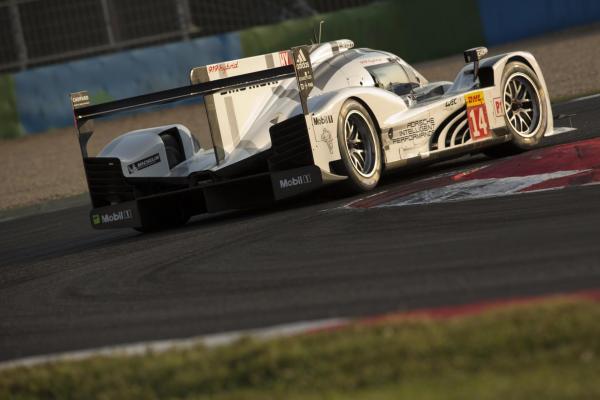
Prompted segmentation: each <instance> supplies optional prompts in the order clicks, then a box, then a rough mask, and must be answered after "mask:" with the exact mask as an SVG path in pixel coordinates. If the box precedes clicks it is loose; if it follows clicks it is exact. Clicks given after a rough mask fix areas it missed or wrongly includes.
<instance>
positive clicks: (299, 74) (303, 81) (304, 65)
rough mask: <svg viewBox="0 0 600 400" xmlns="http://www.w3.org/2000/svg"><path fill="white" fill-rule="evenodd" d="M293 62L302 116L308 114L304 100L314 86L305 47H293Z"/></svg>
mask: <svg viewBox="0 0 600 400" xmlns="http://www.w3.org/2000/svg"><path fill="white" fill-rule="evenodd" d="M292 55H293V60H294V69H295V70H296V80H297V81H298V88H299V89H300V103H301V104H302V111H303V113H304V115H307V114H308V106H307V104H306V100H307V99H308V95H309V94H310V92H311V90H312V89H313V87H314V86H315V79H314V76H313V71H312V66H311V64H310V56H309V52H308V47H307V46H302V47H294V48H293V49H292Z"/></svg>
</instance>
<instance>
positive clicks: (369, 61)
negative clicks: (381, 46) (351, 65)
mask: <svg viewBox="0 0 600 400" xmlns="http://www.w3.org/2000/svg"><path fill="white" fill-rule="evenodd" d="M383 62H387V58H382V57H379V58H368V59H366V60H360V63H361V64H363V65H370V64H381V63H383Z"/></svg>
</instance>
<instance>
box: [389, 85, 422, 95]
mask: <svg viewBox="0 0 600 400" xmlns="http://www.w3.org/2000/svg"><path fill="white" fill-rule="evenodd" d="M418 87H419V84H418V83H415V82H407V83H396V84H394V85H392V87H391V89H392V90H391V91H392V92H394V93H395V94H397V95H398V96H403V95H405V94H409V93H411V92H412V91H413V90H414V89H416V88H418Z"/></svg>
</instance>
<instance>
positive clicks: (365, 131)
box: [338, 100, 382, 192]
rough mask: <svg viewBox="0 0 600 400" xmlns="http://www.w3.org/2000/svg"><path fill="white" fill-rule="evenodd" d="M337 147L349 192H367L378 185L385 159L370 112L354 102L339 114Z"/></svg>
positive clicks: (349, 102)
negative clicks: (382, 162)
mask: <svg viewBox="0 0 600 400" xmlns="http://www.w3.org/2000/svg"><path fill="white" fill-rule="evenodd" d="M338 144H339V147H340V154H341V157H342V161H343V166H344V170H345V171H344V172H345V174H346V175H347V176H348V180H347V185H348V186H349V187H350V189H351V190H352V191H355V192H366V191H369V190H371V189H373V188H374V187H375V186H377V183H378V182H379V178H380V177H381V158H382V157H381V145H380V144H379V136H378V134H377V129H376V128H375V124H374V123H373V120H372V119H371V116H370V115H369V112H368V111H367V110H366V109H365V107H363V105H362V104H360V103H359V102H357V101H355V100H348V101H347V102H346V103H344V105H343V106H342V109H341V111H340V115H339V118H338Z"/></svg>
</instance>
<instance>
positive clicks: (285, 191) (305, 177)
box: [271, 165, 322, 200]
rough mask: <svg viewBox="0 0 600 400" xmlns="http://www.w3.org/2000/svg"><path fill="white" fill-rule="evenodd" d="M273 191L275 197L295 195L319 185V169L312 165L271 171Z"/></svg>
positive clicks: (281, 197)
mask: <svg viewBox="0 0 600 400" xmlns="http://www.w3.org/2000/svg"><path fill="white" fill-rule="evenodd" d="M271 182H272V186H273V193H274V194H275V198H276V199H278V200H279V199H284V198H286V197H291V196H295V195H298V194H301V193H305V192H307V191H310V190H314V189H316V188H318V187H319V186H321V183H322V178H321V170H320V169H319V168H318V167H316V166H314V165H311V166H307V167H302V168H295V169H290V170H287V171H280V172H273V173H272V174H271Z"/></svg>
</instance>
